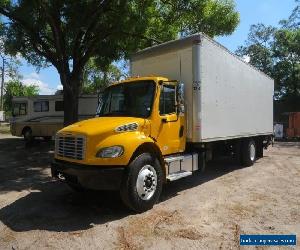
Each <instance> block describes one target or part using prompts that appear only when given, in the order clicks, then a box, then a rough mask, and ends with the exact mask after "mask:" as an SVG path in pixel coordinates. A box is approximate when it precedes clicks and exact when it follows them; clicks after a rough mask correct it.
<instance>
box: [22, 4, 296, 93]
mask: <svg viewBox="0 0 300 250" xmlns="http://www.w3.org/2000/svg"><path fill="white" fill-rule="evenodd" d="M235 2H236V10H237V11H238V12H239V13H240V23H239V25H238V27H237V28H236V30H235V31H234V32H233V34H231V35H229V36H224V37H217V38H216V40H217V41H218V42H219V43H221V44H222V45H224V46H225V47H227V48H228V49H229V50H231V51H233V52H234V51H235V50H236V49H237V47H238V46H240V45H242V44H244V41H245V40H246V39H247V36H248V32H249V28H250V26H251V25H252V24H257V23H264V24H265V25H273V26H277V25H278V22H279V21H280V20H282V19H287V18H288V17H289V15H290V14H291V12H292V10H293V8H294V7H295V6H296V3H295V0H235ZM20 74H21V75H23V82H24V83H25V84H36V85H38V86H39V89H40V94H54V92H55V91H56V90H57V89H61V85H60V80H59V75H58V73H57V71H56V69H55V68H54V67H49V68H46V69H41V70H40V71H39V72H36V69H35V67H33V66H30V65H29V64H27V63H26V62H23V65H22V66H21V67H20Z"/></svg>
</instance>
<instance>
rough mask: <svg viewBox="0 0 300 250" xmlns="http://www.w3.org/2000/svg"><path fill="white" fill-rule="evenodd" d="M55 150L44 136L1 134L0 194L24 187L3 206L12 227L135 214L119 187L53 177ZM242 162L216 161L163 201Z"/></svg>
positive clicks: (64, 227)
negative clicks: (73, 184) (82, 185)
mask: <svg viewBox="0 0 300 250" xmlns="http://www.w3.org/2000/svg"><path fill="white" fill-rule="evenodd" d="M52 150H53V145H52V144H48V143H44V142H38V143H37V144H36V145H33V146H32V147H30V148H26V147H24V145H23V142H22V141H21V140H18V139H2V140H0V200H1V199H2V200H3V198H4V197H5V194H8V192H9V191H23V193H24V196H23V193H22V196H23V197H22V198H19V199H17V200H15V201H14V202H12V203H11V204H9V205H7V206H4V207H3V208H2V209H0V220H1V221H2V222H3V223H4V224H5V225H6V226H7V227H9V228H10V229H12V230H13V231H17V232H23V231H29V230H48V231H55V232H61V231H63V232H71V231H77V230H85V229H88V228H91V227H93V225H97V224H103V223H105V222H109V221H114V220H118V219H121V218H124V217H126V216H128V215H130V214H132V212H130V211H129V210H128V209H127V208H126V207H125V206H124V205H123V204H122V202H121V199H120V197H119V194H118V192H92V191H88V192H83V193H74V192H72V191H71V190H70V189H69V188H67V187H66V186H65V184H63V183H60V182H58V181H54V180H52V179H51V178H50V170H49V163H50V161H51V159H52V157H53V151H52ZM238 168H239V166H237V165H236V164H235V163H234V162H232V161H230V160H227V161H224V160H222V161H216V162H212V163H210V164H208V167H207V171H206V172H205V173H196V174H194V175H193V176H190V177H187V178H185V179H182V180H179V181H176V182H173V183H170V184H168V185H166V186H165V188H164V190H163V193H162V196H161V201H165V200H168V199H170V198H172V197H174V196H176V195H177V194H178V192H180V191H182V190H186V189H189V188H192V187H195V186H198V185H201V184H202V183H205V182H208V181H210V180H213V179H216V178H218V177H219V176H222V175H225V174H227V173H229V172H231V171H234V170H236V169H238ZM25 190H28V192H27V194H26V191H25Z"/></svg>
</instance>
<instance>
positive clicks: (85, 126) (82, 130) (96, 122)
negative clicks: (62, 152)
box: [59, 117, 145, 136]
mask: <svg viewBox="0 0 300 250" xmlns="http://www.w3.org/2000/svg"><path fill="white" fill-rule="evenodd" d="M134 122H135V123H137V124H138V129H137V130H140V129H141V126H143V125H144V123H145V119H143V118H135V117H96V118H92V119H88V120H84V121H80V122H77V123H74V124H72V125H69V126H67V127H65V128H63V129H62V130H60V131H59V133H61V132H62V133H76V134H77V133H78V134H84V135H87V136H92V135H99V134H102V135H103V134H106V133H109V134H111V133H112V132H115V129H116V128H117V127H119V126H121V125H126V124H129V123H134Z"/></svg>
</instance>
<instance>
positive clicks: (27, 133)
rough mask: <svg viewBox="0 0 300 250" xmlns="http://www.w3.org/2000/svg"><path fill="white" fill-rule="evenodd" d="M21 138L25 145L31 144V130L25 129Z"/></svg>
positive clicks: (32, 138)
mask: <svg viewBox="0 0 300 250" xmlns="http://www.w3.org/2000/svg"><path fill="white" fill-rule="evenodd" d="M23 137H24V140H25V142H26V143H32V142H33V140H34V137H33V136H32V130H31V128H26V129H25V130H24V131H23Z"/></svg>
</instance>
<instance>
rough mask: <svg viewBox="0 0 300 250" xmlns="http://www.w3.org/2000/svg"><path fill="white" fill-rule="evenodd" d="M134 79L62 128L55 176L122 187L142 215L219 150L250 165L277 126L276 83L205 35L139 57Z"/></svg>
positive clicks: (82, 184) (84, 184) (77, 184)
mask: <svg viewBox="0 0 300 250" xmlns="http://www.w3.org/2000/svg"><path fill="white" fill-rule="evenodd" d="M131 75H132V77H130V78H128V79H126V80H124V81H121V82H118V83H115V84H113V85H112V86H109V87H108V88H107V89H106V90H105V91H104V94H103V97H102V102H101V103H100V105H99V107H98V111H97V117H96V118H94V119H90V120H85V121H82V122H78V123H75V124H73V125H70V126H68V127H65V128H63V129H62V130H60V131H59V132H58V133H57V135H56V145H55V159H54V162H53V163H52V175H53V177H56V178H59V179H61V180H63V181H65V182H66V183H67V184H69V185H70V186H71V187H72V188H73V189H75V190H80V189H82V188H89V189H118V190H120V194H121V197H122V200H123V201H124V203H125V204H126V205H127V206H128V207H129V208H131V209H133V210H135V211H138V212H142V211H145V210H147V209H150V208H151V207H152V206H153V205H154V204H155V202H157V200H158V198H159V196H160V194H161V191H162V187H163V184H164V183H167V182H170V181H175V180H177V179H180V178H184V177H186V176H189V175H191V174H192V173H193V172H195V171H199V170H200V171H201V170H204V168H205V163H206V162H207V161H208V160H210V159H212V158H214V156H215V155H218V154H220V153H228V154H229V155H234V156H235V157H236V158H237V160H238V161H239V162H240V163H241V164H243V165H246V166H250V165H252V164H253V163H254V162H255V160H256V159H257V158H259V157H262V156H263V148H266V147H267V146H268V145H269V143H270V141H271V138H272V133H273V87H274V84H273V80H272V79H271V78H269V77H268V76H266V75H265V74H263V73H262V72H260V71H258V70H257V69H255V68H254V67H252V66H250V65H249V64H247V63H245V62H244V61H242V60H241V59H240V58H238V57H237V56H235V55H234V54H232V53H230V52H229V51H228V50H227V49H225V48H224V47H223V46H221V45H220V44H218V43H217V42H215V41H213V40H211V39H210V38H208V37H207V36H205V35H204V34H196V35H193V36H190V37H186V38H183V39H179V40H175V41H171V42H167V43H164V44H161V45H157V46H154V47H151V48H148V49H145V50H142V51H139V52H137V53H136V54H134V55H132V57H131Z"/></svg>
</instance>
